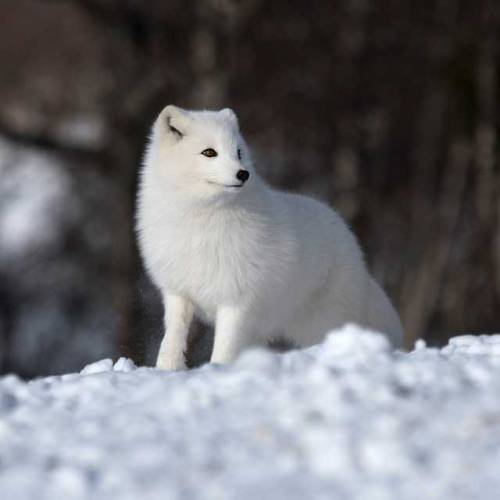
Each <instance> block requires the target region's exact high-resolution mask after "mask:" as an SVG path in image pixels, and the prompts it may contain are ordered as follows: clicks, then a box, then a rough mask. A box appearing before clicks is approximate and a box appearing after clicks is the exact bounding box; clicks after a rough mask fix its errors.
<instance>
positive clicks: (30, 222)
mask: <svg viewBox="0 0 500 500" xmlns="http://www.w3.org/2000/svg"><path fill="white" fill-rule="evenodd" d="M0 19H1V26H2V28H1V30H0V71H1V73H0V98H1V106H0V372H7V371H14V372H17V373H19V374H21V375H23V376H26V377H29V376H34V375H39V374H49V373H60V372H63V371H68V370H77V369H79V368H81V367H82V365H84V364H85V363H88V362H91V361H94V360H96V359H98V358H101V357H104V356H112V357H114V358H116V357H117V356H118V355H120V354H122V355H127V356H131V357H132V358H133V359H134V360H135V361H136V362H138V363H151V362H152V360H153V354H154V351H155V349H156V347H157V342H158V338H159V335H160V334H161V331H162V319H161V316H162V310H161V304H160V302H159V296H158V294H157V293H156V291H155V290H154V289H153V287H152V285H151V284H150V282H149V281H148V279H147V278H146V277H145V276H144V274H143V272H142V270H141V264H140V261H139V258H138V254H137V248H136V245H135V240H134V232H133V226H134V220H133V216H134V199H135V190H136V180H137V170H138V166H139V164H140V159H141V155H142V152H143V148H144V143H145V137H146V135H147V133H148V128H149V127H150V124H151V122H152V120H153V119H154V117H155V115H156V114H157V113H159V111H160V110H161V109H162V108H163V106H165V105H166V104H168V103H175V104H177V105H180V106H183V107H190V108H221V107H226V106H229V107H232V108H233V109H234V110H235V111H236V112H237V114H238V115H239V118H240V123H241V126H242V129H243V131H244V133H245V134H246V137H247V139H248V141H249V143H250V145H251V146H253V149H254V153H255V157H256V159H257V166H258V168H259V170H260V172H261V173H262V175H263V176H264V177H266V178H267V179H268V180H269V181H270V182H271V183H272V184H273V185H275V186H279V187H282V188H285V189H291V190H300V191H303V192H307V193H310V194H313V195H314V196H316V197H318V198H321V199H325V200H328V201H330V202H331V203H332V204H333V205H334V206H335V207H336V208H337V209H338V210H339V211H340V213H341V214H342V215H343V216H344V217H345V218H346V219H347V220H348V221H349V223H350V224H351V225H352V227H353V228H354V229H355V231H356V233H357V234H358V236H359V238H360V240H361V242H362V245H363V247H364V249H365V251H366V254H367V260H368V262H369V264H370V267H371V268H372V270H373V271H374V273H375V275H376V277H377V278H378V279H379V281H381V282H382V283H383V284H384V286H385V287H386V289H387V290H388V292H389V294H390V296H391V298H392V299H393V301H394V302H395V304H396V306H397V308H398V310H399V311H400V313H401V315H402V319H403V322H404V324H405V327H406V332H407V345H412V343H413V341H414V340H415V339H416V338H418V337H423V338H425V339H426V340H427V341H429V342H431V343H434V344H442V343H443V342H445V341H446V339H447V338H448V337H449V336H451V335H456V334H459V333H464V332H468V333H482V332H483V333H484V332H493V331H500V309H499V306H500V233H499V231H498V229H499V222H500V218H499V216H500V197H499V187H500V186H499V169H498V160H497V158H498V140H497V137H498V118H497V117H498V110H499V103H498V93H499V75H498V70H499V62H500V61H499V37H498V35H499V28H500V2H497V1H494V0H489V1H488V0H484V1H478V0H474V1H472V0H436V1H428V0H422V1H405V0H324V1H306V0H301V1H299V0H273V1H261V0H245V1H236V0H199V1H194V0H193V1H186V0H158V1H148V0H143V1H140V0H136V1H134V0H68V1H48V0H47V1H41V0H39V1H35V0H2V1H1V3H0Z"/></svg>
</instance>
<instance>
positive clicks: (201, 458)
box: [0, 326, 500, 500]
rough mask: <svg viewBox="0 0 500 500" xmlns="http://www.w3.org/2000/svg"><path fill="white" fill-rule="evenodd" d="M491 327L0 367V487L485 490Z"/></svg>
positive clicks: (493, 400)
mask: <svg viewBox="0 0 500 500" xmlns="http://www.w3.org/2000/svg"><path fill="white" fill-rule="evenodd" d="M499 346H500V335H492V336H485V335H481V336H478V337H475V336H462V337H456V338H454V339H451V340H450V342H449V344H448V345H447V346H446V347H444V348H442V349H437V348H427V347H426V346H425V344H424V343H422V342H419V343H417V345H416V349H415V350H414V351H412V352H411V353H402V352H393V351H391V350H390V348H389V345H388V344H387V342H386V340H385V338H384V337H382V336H381V335H378V334H375V333H373V332H367V331H362V330H360V329H358V328H356V327H354V326H348V327H346V328H344V329H343V330H341V331H339V332H335V333H332V334H331V335H330V336H329V337H328V338H327V339H326V340H325V342H324V343H323V344H321V345H319V346H315V347H311V348H309V349H305V350H296V351H291V352H288V353H285V354H275V353H271V352H269V351H265V350H252V351H248V352H246V353H244V354H243V355H242V356H241V357H240V358H239V359H238V360H237V361H236V362H235V363H234V364H232V365H229V366H221V365H205V366H203V367H201V368H199V369H195V370H191V371H187V372H186V371H185V372H168V371H161V370H156V369H153V368H145V367H136V366H135V365H134V364H133V362H132V361H130V360H127V359H125V358H120V359H119V360H118V361H117V362H116V363H115V364H113V362H112V360H111V359H104V360H101V361H98V362H96V363H92V364H90V365H88V366H86V367H85V368H84V369H83V370H82V371H81V373H80V374H67V375H63V376H55V377H48V378H43V379H38V380H33V381H31V382H24V381H22V380H20V379H19V378H18V377H16V376H13V375H10V376H6V377H3V378H0V492H1V494H0V496H1V498H2V500H11V499H12V500H14V499H16V500H23V499H33V498H37V499H40V500H49V499H50V500H52V499H54V498H64V499H65V500H72V499H78V500H79V499H93V500H94V499H95V500H100V499H106V500H107V499H109V498H113V499H127V500H129V499H130V500H132V499H134V500H135V499H137V498H141V499H151V500H154V499H158V500H161V499H165V498H168V499H197V498H203V499H208V500H211V499H213V500H224V499H233V498H237V499H239V500H240V499H241V500H246V499H249V500H250V499H252V500H253V499H255V498H259V500H267V499H269V500H271V499H272V500H280V499H287V500H288V499H290V500H294V499H301V500H302V499H304V498H314V499H325V500H327V499H328V500H335V499H342V500H344V499H359V500H365V499H370V500H378V499H384V500H389V499H394V500H417V499H418V500H421V499H422V498H425V499H436V500H448V499H449V500H452V499H453V500H462V499H463V500H465V499H467V500H470V499H476V498H477V499H479V498H480V499H481V500H496V499H497V498H498V492H499V491H500V474H499V473H498V471H499V470H500V351H499Z"/></svg>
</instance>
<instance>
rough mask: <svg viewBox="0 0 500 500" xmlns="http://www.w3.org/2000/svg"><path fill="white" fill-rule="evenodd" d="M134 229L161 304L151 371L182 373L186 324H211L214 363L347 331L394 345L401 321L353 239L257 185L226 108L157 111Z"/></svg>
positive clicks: (299, 201) (329, 213)
mask: <svg viewBox="0 0 500 500" xmlns="http://www.w3.org/2000/svg"><path fill="white" fill-rule="evenodd" d="M137 230H138V236H139V245H140V250H141V253H142V256H143V259H144V262H145V266H146V269H147V270H148V272H149V274H150V276H151V278H152V279H153V281H154V282H155V283H156V285H157V286H158V287H159V289H160V290H161V292H162V294H163V300H164V305H165V327H166V332H165V336H164V338H163V341H162V343H161V347H160V351H159V354H158V360H157V364H156V365H157V367H159V368H162V369H169V370H178V369H183V368H185V359H184V351H185V350H186V347H187V345H186V344H187V336H188V329H189V325H190V322H191V320H192V318H193V315H194V314H201V315H202V317H203V318H205V319H207V320H209V321H211V322H213V323H215V338H214V347H213V352H212V357H211V361H212V362H216V363H227V362H230V361H232V360H234V359H235V357H236V356H237V355H238V354H239V353H240V352H241V351H242V350H243V349H245V348H247V347H248V346H252V345H265V344H266V343H267V342H269V341H271V340H272V339H273V338H275V337H284V338H286V339H288V340H290V341H291V342H292V343H293V344H295V345H297V346H301V347H305V346H310V345H312V344H316V343H318V342H320V341H321V340H322V339H323V337H324V336H325V334H326V333H327V332H328V331H330V330H332V329H334V328H338V327H340V326H342V325H344V324H345V323H349V322H352V323H357V324H360V325H363V326H366V327H368V328H371V329H373V330H377V331H379V332H383V333H384V334H386V335H387V336H388V338H389V339H390V341H391V342H392V344H393V346H394V347H398V346H400V345H401V341H402V327H401V323H400V321H399V317H398V314H397V313H396V311H395V310H394V308H393V307H392V305H391V303H390V301H389V299H388V298H387V296H386V295H385V293H384V292H383V291H382V289H381V288H380V286H379V285H378V284H377V283H376V282H375V281H374V279H373V278H372V277H371V276H370V274H369V272H368V271H367V268H366V266H365V263H364V260H363V255H362V252H361V249H360V247H359V245H358V243H357V241H356V239H355V237H354V235H353V234H352V233H351V231H350V230H349V229H348V228H347V226H346V224H345V223H344V222H343V221H342V219H341V218H340V216H339V215H338V214H337V213H336V212H335V211H334V210H332V209H331V208H329V207H328V206H327V205H325V204H323V203H320V202H319V201H316V200H314V199H312V198H309V197H306V196H301V195H298V194H290V193H285V192H281V191H277V190H275V189H272V188H271V187H270V186H268V185H267V184H266V183H265V182H264V181H263V180H262V179H261V178H260V177H259V175H258V174H257V173H256V171H255V169H254V165H253V162H252V158H251V154H250V151H249V148H248V146H247V144H246V143H245V141H244V139H243V137H242V136H241V134H240V131H239V127H238V120H237V118H236V115H235V114H234V112H233V111H232V110H230V109H227V108H226V109H223V110H222V111H188V110H184V109H181V108H179V107H176V106H172V105H170V106H167V107H166V108H165V109H163V111H162V112H161V113H160V115H159V116H158V118H157V119H156V121H155V123H154V125H153V129H152V133H151V137H150V141H149V145H148V148H147V151H146V155H145V159H144V165H143V168H142V172H141V182H140V189H139V195H138V213H137Z"/></svg>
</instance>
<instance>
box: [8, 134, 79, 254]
mask: <svg viewBox="0 0 500 500" xmlns="http://www.w3.org/2000/svg"><path fill="white" fill-rule="evenodd" d="M0 151H1V154H0V178H1V179H2V182H1V183H0V255H1V256H2V258H13V257H15V258H16V259H17V260H19V259H20V257H21V256H23V255H24V254H26V253H27V252H29V251H31V250H33V248H36V249H40V248H41V249H47V248H48V247H51V246H52V245H54V244H55V243H56V242H58V240H59V239H60V232H61V223H62V221H64V220H65V219H66V218H67V216H68V213H67V210H68V206H71V203H68V196H69V193H70V179H69V176H68V175H67V174H66V172H65V171H64V167H63V166H62V165H61V164H59V163H58V161H57V160H56V158H55V157H54V156H52V155H49V154H44V153H42V152H40V151H34V150H33V151H32V150H29V149H19V148H16V147H15V146H12V145H11V144H10V143H9V142H8V141H5V140H3V139H0Z"/></svg>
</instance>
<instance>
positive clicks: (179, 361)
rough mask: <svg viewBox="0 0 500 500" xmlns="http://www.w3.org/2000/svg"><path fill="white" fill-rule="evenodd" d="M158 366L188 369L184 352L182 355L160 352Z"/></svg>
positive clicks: (164, 368)
mask: <svg viewBox="0 0 500 500" xmlns="http://www.w3.org/2000/svg"><path fill="white" fill-rule="evenodd" d="M156 368H158V369H160V370H174V371H179V370H186V369H187V366H186V360H185V357H184V353H182V355H181V356H169V355H168V354H162V353H160V354H159V355H158V359H157V360H156Z"/></svg>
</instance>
